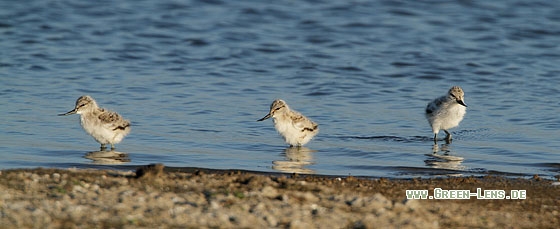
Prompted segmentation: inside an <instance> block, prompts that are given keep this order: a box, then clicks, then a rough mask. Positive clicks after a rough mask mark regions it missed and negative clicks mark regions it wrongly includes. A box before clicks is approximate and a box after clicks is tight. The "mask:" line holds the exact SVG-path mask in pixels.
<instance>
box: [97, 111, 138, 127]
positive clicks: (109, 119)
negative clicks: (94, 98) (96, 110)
mask: <svg viewBox="0 0 560 229" xmlns="http://www.w3.org/2000/svg"><path fill="white" fill-rule="evenodd" d="M102 111H104V110H102ZM98 118H99V121H101V123H102V124H103V126H105V127H107V128H109V129H111V130H117V129H121V130H125V129H126V128H128V127H130V122H129V121H128V120H125V119H124V118H123V117H122V116H120V115H119V114H118V113H117V112H113V111H105V112H101V114H100V115H99V116H98Z"/></svg>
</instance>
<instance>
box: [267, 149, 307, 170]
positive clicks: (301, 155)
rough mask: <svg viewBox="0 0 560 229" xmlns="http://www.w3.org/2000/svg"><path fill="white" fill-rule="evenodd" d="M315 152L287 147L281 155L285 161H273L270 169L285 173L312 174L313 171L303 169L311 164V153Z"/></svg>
mask: <svg viewBox="0 0 560 229" xmlns="http://www.w3.org/2000/svg"><path fill="white" fill-rule="evenodd" d="M314 152H317V151H315V150H311V149H309V148H307V147H303V146H300V147H288V148H286V149H285V150H284V153H282V155H284V156H286V160H285V161H280V160H279V161H273V162H272V164H273V166H272V169H275V170H278V171H280V172H287V173H302V174H313V173H315V171H313V170H311V169H308V168H305V166H308V165H311V164H313V155H312V153H314Z"/></svg>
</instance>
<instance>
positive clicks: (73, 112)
mask: <svg viewBox="0 0 560 229" xmlns="http://www.w3.org/2000/svg"><path fill="white" fill-rule="evenodd" d="M76 112H78V111H77V110H76V109H74V110H71V111H68V112H66V113H64V114H58V116H66V115H71V114H76Z"/></svg>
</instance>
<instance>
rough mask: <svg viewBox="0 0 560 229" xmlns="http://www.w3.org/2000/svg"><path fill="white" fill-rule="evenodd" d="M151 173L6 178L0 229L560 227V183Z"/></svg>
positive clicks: (56, 172) (62, 172)
mask: <svg viewBox="0 0 560 229" xmlns="http://www.w3.org/2000/svg"><path fill="white" fill-rule="evenodd" d="M555 184H557V182H555V181H551V180H545V179H541V178H539V177H534V178H532V179H508V178H502V177H492V176H489V177H480V178H474V177H460V178H441V179H409V180H399V179H383V178H380V179H372V178H356V177H328V176H312V175H290V174H267V173H256V172H249V171H224V170H204V169H172V168H163V166H161V165H157V166H154V165H152V166H146V167H142V168H139V169H138V170H137V171H135V172H123V171H116V170H93V169H29V170H28V169H18V170H4V171H1V174H0V228H210V227H211V228H271V227H273V228H387V227H388V228H391V227H392V228H396V227H398V228H450V227H451V228H457V227H468V228H473V227H477V228H496V227H498V228H557V227H558V225H560V185H555ZM434 188H442V189H445V190H470V191H471V192H476V190H477V188H481V189H482V190H505V191H506V193H507V195H509V193H510V190H526V199H524V200H506V199H499V200H488V199H486V200H481V199H477V198H476V197H471V198H470V199H467V200H441V199H440V200H433V199H432V200H429V199H426V200H407V198H406V190H407V189H415V190H429V194H430V195H432V194H434V192H433V191H434Z"/></svg>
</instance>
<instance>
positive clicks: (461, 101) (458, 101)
mask: <svg viewBox="0 0 560 229" xmlns="http://www.w3.org/2000/svg"><path fill="white" fill-rule="evenodd" d="M457 103H459V104H461V105H463V106H465V107H467V104H465V102H463V100H457Z"/></svg>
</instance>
